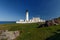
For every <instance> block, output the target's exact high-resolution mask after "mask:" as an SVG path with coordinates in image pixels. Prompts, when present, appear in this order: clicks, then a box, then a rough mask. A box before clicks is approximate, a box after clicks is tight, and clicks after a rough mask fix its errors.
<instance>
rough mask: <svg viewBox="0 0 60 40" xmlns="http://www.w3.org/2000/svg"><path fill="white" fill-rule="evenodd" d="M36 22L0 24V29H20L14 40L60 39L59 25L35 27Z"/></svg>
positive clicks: (36, 25)
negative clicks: (19, 33)
mask: <svg viewBox="0 0 60 40" xmlns="http://www.w3.org/2000/svg"><path fill="white" fill-rule="evenodd" d="M38 26H39V25H38V24H1V25H0V30H12V31H14V30H20V31H22V33H21V35H20V36H19V37H17V38H16V39H15V40H60V33H59V32H60V25H58V26H50V27H42V28H37V27H38Z"/></svg>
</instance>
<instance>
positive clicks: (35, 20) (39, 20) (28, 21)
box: [16, 10, 45, 23]
mask: <svg viewBox="0 0 60 40" xmlns="http://www.w3.org/2000/svg"><path fill="white" fill-rule="evenodd" d="M37 22H45V20H42V19H40V18H39V17H33V18H32V19H30V20H29V12H28V10H26V19H25V20H20V21H16V23H37Z"/></svg>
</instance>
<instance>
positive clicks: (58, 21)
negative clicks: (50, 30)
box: [38, 17, 60, 28]
mask: <svg viewBox="0 0 60 40" xmlns="http://www.w3.org/2000/svg"><path fill="white" fill-rule="evenodd" d="M59 24H60V17H59V18H55V19H52V20H47V21H45V23H44V24H41V25H39V27H38V28H40V27H48V26H53V25H59Z"/></svg>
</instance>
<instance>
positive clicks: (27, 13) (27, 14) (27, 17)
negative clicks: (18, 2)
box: [26, 10, 29, 21]
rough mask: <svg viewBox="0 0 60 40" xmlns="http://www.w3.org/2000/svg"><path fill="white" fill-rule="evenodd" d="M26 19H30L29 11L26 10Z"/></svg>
mask: <svg viewBox="0 0 60 40" xmlns="http://www.w3.org/2000/svg"><path fill="white" fill-rule="evenodd" d="M26 21H29V12H28V10H26Z"/></svg>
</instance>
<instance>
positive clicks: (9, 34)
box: [0, 30, 19, 40]
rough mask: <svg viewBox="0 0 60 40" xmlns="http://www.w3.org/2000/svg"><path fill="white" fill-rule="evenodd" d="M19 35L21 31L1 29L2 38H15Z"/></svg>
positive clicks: (8, 39)
mask: <svg viewBox="0 0 60 40" xmlns="http://www.w3.org/2000/svg"><path fill="white" fill-rule="evenodd" d="M18 36H19V31H8V30H0V40H2V39H7V40H13V39H15V38H16V37H18Z"/></svg>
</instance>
